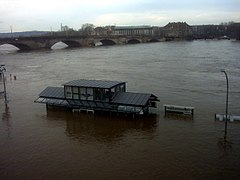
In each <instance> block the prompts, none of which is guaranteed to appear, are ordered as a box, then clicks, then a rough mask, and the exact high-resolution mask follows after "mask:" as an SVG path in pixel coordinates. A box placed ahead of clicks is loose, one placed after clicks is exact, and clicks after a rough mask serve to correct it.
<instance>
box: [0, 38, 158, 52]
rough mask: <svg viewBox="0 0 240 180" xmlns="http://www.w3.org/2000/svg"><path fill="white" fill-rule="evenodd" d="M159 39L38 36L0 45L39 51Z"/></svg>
mask: <svg viewBox="0 0 240 180" xmlns="http://www.w3.org/2000/svg"><path fill="white" fill-rule="evenodd" d="M158 41H159V39H158V38H157V37H153V36H136V37H133V36H131V37H130V36H107V37H99V36H88V37H86V36H84V37H83V36H82V37H80V36H76V37H67V36H62V37H54V36H39V37H19V38H2V39H0V45H3V44H11V45H13V46H15V47H17V48H19V50H39V49H51V47H52V46H53V45H54V44H56V43H58V42H63V43H65V44H66V45H68V47H92V46H98V45H103V46H104V45H115V44H119V45H120V44H136V43H147V42H158Z"/></svg>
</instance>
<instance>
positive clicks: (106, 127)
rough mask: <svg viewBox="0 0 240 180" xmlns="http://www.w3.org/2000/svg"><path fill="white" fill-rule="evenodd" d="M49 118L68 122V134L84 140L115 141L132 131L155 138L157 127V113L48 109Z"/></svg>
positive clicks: (73, 137)
mask: <svg viewBox="0 0 240 180" xmlns="http://www.w3.org/2000/svg"><path fill="white" fill-rule="evenodd" d="M47 119H48V120H50V121H55V120H61V121H64V122H66V135H67V136H69V137H71V138H72V139H76V140H80V141H83V142H90V141H93V142H95V141H99V142H102V143H114V142H115V141H120V140H121V138H122V137H123V136H124V135H125V134H127V133H129V132H131V131H135V132H137V133H139V135H140V136H148V137H152V138H153V137H154V133H155V131H156V127H157V115H154V114H151V115H148V116H144V117H141V116H138V117H136V118H132V117H128V116H123V115H120V116H117V117H116V116H115V115H114V116H111V115H109V114H95V115H92V114H84V113H72V112H70V111H66V110H65V111H64V110H60V109H48V110H47Z"/></svg>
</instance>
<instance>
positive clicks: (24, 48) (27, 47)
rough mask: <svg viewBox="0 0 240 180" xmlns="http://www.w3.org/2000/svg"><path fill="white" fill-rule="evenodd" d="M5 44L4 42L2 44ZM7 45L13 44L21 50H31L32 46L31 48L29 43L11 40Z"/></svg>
mask: <svg viewBox="0 0 240 180" xmlns="http://www.w3.org/2000/svg"><path fill="white" fill-rule="evenodd" d="M2 45H4V44H2ZM5 45H11V46H14V47H16V48H17V49H16V50H20V51H26V50H31V49H32V48H30V47H29V46H28V45H26V44H23V43H17V42H9V43H7V44H5Z"/></svg>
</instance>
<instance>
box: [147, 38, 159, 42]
mask: <svg viewBox="0 0 240 180" xmlns="http://www.w3.org/2000/svg"><path fill="white" fill-rule="evenodd" d="M149 42H159V40H158V39H150V40H149Z"/></svg>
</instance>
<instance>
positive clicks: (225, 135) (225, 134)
mask: <svg viewBox="0 0 240 180" xmlns="http://www.w3.org/2000/svg"><path fill="white" fill-rule="evenodd" d="M221 72H223V73H224V74H225V77H226V81H227V95H226V114H225V131H224V143H226V142H227V122H228V75H227V72H226V71H225V70H224V69H222V70H221Z"/></svg>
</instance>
